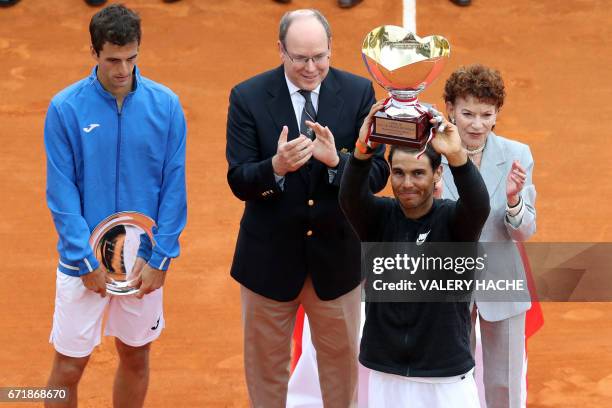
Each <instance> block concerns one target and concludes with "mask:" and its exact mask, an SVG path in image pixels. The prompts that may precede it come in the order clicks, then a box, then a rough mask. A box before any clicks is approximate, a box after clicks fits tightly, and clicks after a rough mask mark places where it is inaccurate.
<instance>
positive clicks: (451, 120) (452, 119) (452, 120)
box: [450, 117, 455, 125]
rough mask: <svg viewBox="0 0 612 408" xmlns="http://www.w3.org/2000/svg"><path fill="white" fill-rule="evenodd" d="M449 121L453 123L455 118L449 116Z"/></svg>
mask: <svg viewBox="0 0 612 408" xmlns="http://www.w3.org/2000/svg"><path fill="white" fill-rule="evenodd" d="M450 123H452V124H453V125H454V124H455V118H454V117H452V118H450Z"/></svg>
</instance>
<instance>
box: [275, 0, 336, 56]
mask: <svg viewBox="0 0 612 408" xmlns="http://www.w3.org/2000/svg"><path fill="white" fill-rule="evenodd" d="M306 11H309V12H311V13H312V15H311V16H312V17H315V18H316V19H317V20H319V23H321V25H322V26H323V29H324V30H325V34H327V42H329V40H330V39H331V36H332V32H331V27H330V26H329V23H328V22H327V19H326V18H325V16H324V15H323V14H322V13H321V12H320V11H319V10H316V9H306ZM306 16H307V14H299V13H296V11H295V10H294V11H288V12H286V13H285V14H284V15H283V17H282V18H281V20H280V25H279V28H278V40H279V41H280V42H281V44H282V45H283V47H284V46H285V39H286V38H287V31H289V27H290V26H291V23H293V21H294V20H295V19H296V18H298V17H306Z"/></svg>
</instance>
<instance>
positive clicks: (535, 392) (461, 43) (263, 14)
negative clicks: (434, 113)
mask: <svg viewBox="0 0 612 408" xmlns="http://www.w3.org/2000/svg"><path fill="white" fill-rule="evenodd" d="M126 3H127V5H128V6H130V7H133V8H135V9H136V10H138V11H139V12H140V14H141V16H142V17H143V30H144V37H143V44H142V47H141V57H140V62H139V66H140V68H141V70H142V73H143V74H144V75H145V76H148V77H150V78H152V79H154V80H157V81H159V82H162V83H164V84H166V85H168V86H169V87H171V88H172V89H173V90H174V91H175V92H176V93H177V94H178V95H179V96H180V97H181V100H182V103H183V106H184V109H185V112H186V116H187V121H188V126H189V135H188V153H187V156H188V157H187V158H188V170H187V171H188V174H187V176H188V180H187V181H188V195H189V221H188V226H187V229H186V230H185V232H184V234H183V236H182V239H181V243H182V255H181V257H180V258H179V259H178V260H176V261H174V263H173V264H172V267H171V271H170V273H169V276H168V278H167V280H166V303H165V314H166V320H167V327H166V329H165V331H164V334H163V336H162V337H161V339H160V340H159V341H158V342H156V344H154V346H153V349H152V376H151V383H150V388H149V394H148V398H147V403H146V405H147V406H148V407H169V406H171V407H243V406H246V405H247V400H246V388H245V384H244V380H243V373H242V354H241V353H242V344H241V324H240V309H239V293H238V285H237V284H236V283H235V282H234V281H233V280H232V279H231V278H230V277H229V272H228V270H229V266H230V262H231V256H232V254H233V249H234V243H235V238H236V233H237V229H238V223H239V220H240V216H241V213H242V203H241V202H240V201H238V200H237V199H236V198H235V197H233V196H232V194H231V192H230V190H229V188H228V187H227V184H226V179H225V172H226V168H227V166H226V162H225V121H226V112H227V104H228V95H229V90H230V88H231V87H232V86H233V85H234V84H236V83H238V82H239V81H241V80H243V79H246V78H248V77H250V76H252V75H254V74H256V73H258V72H260V71H263V70H267V69H270V68H272V67H274V66H276V65H277V64H278V63H279V56H278V52H277V49H276V36H277V23H278V20H279V18H280V16H281V15H282V13H283V12H284V11H285V10H286V9H287V7H285V6H282V5H278V4H276V3H273V2H272V1H270V0H222V1H213V0H183V1H182V2H179V3H175V4H164V3H162V2H161V0H133V1H127V2H126ZM473 3H474V4H473V6H472V7H470V8H465V9H461V8H459V7H456V6H453V5H452V4H451V3H450V2H449V1H448V0H427V1H425V0H421V1H417V32H418V33H419V34H420V35H423V36H424V35H429V34H441V35H444V36H446V37H447V38H448V39H449V41H450V43H451V47H452V54H451V60H450V62H449V64H448V65H447V67H446V68H445V70H444V72H443V74H442V77H441V78H440V79H438V80H437V81H436V82H435V83H434V85H433V86H432V87H431V88H429V89H428V90H427V91H426V92H425V93H424V94H423V95H422V97H421V99H422V100H424V101H429V102H436V103H438V105H439V106H442V103H441V102H442V100H441V91H442V86H443V83H444V79H445V78H446V77H447V76H448V74H449V73H450V72H451V71H452V70H453V69H455V68H456V67H457V66H459V65H462V64H467V63H473V62H482V63H484V64H488V65H492V66H495V67H497V68H498V69H500V70H501V72H502V74H503V76H504V78H505V80H506V84H507V88H508V89H507V91H508V97H507V100H506V105H505V106H504V108H503V111H502V113H501V115H500V117H499V120H498V125H497V128H496V132H497V133H498V134H501V135H504V136H508V137H511V138H514V139H517V140H519V141H522V142H525V143H528V144H529V145H530V146H531V149H532V152H533V156H534V159H535V163H536V165H535V172H534V182H535V185H536V188H537V191H538V199H537V210H538V232H537V234H536V236H535V241H539V242H557V241H563V242H574V241H583V242H607V241H612V223H611V222H610V213H609V209H610V204H609V202H610V199H611V198H612V183H610V181H609V180H612V166H611V165H610V162H611V161H612V160H611V159H612V154H611V153H610V137H611V132H610V123H611V119H610V118H611V117H612V104H610V99H611V98H612V76H611V75H610V68H609V67H610V66H611V65H612V54H611V53H610V52H609V51H610V49H612V48H611V47H612V12H611V11H610V8H609V7H610V2H609V1H607V0H599V1H597V0H564V1H556V0H540V1H529V0H514V1H509V0H500V1H492V0H473ZM293 6H294V7H317V8H319V9H320V10H322V11H323V12H324V13H325V14H326V15H327V17H328V18H329V20H330V23H331V25H332V28H333V30H334V42H333V57H332V64H333V65H335V66H336V67H339V68H343V69H347V70H350V71H353V72H356V73H359V74H362V75H366V71H365V68H364V66H363V64H362V62H361V59H360V45H361V41H362V39H363V37H364V36H365V34H366V33H367V32H368V31H370V30H371V29H372V28H374V27H376V26H378V25H381V24H397V25H401V24H402V2H401V1H400V0H365V1H364V3H363V4H362V5H360V6H358V7H357V8H355V9H352V10H348V11H347V10H340V9H338V8H337V7H336V6H335V2H334V0H317V1H314V0H313V1H306V0H295V1H294V4H293ZM93 12H94V9H92V8H89V7H87V6H86V5H85V4H84V2H83V1H82V0H62V1H43V0H22V1H21V3H20V4H18V5H17V6H16V7H12V8H9V9H0V138H1V139H0V175H1V176H0V180H1V184H0V192H1V193H2V199H1V200H0V248H2V251H1V253H2V258H1V259H2V274H1V276H2V284H1V285H0V311H1V312H0V386H43V385H45V382H46V379H47V375H48V372H49V370H50V366H51V360H52V355H53V349H52V347H51V345H49V344H48V343H47V340H48V337H49V331H50V327H51V318H52V311H53V297H54V284H55V266H56V262H57V257H56V251H55V244H56V234H55V230H54V227H53V224H52V221H51V217H50V215H49V212H48V210H47V208H46V204H45V157H44V147H43V132H42V129H43V121H44V116H45V112H46V108H47V106H48V103H49V100H50V98H51V97H52V95H54V94H55V93H56V92H58V91H59V90H61V89H62V88H64V87H65V86H67V85H69V84H70V83H72V82H74V81H77V80H78V79H81V78H82V77H84V76H86V75H88V74H89V72H90V69H91V67H92V63H93V60H92V59H91V58H90V56H89V50H88V45H89V35H88V32H87V27H88V23H89V19H90V17H91V15H92V13H93ZM378 95H379V96H380V97H382V96H383V91H382V89H378ZM602 284H608V285H609V284H610V283H609V282H603V283H602ZM543 308H544V314H545V321H546V322H545V325H544V327H543V329H542V330H541V331H540V332H539V333H538V334H537V335H536V336H535V338H533V340H532V341H531V342H530V343H529V379H528V381H529V398H528V401H529V406H530V407H542V408H544V407H610V406H612V320H611V319H610V314H611V313H612V304H610V303H564V304H561V303H554V304H553V303H546V304H544V305H543ZM115 366H116V356H115V350H114V344H113V341H112V339H104V341H103V343H102V345H101V346H100V347H99V348H98V349H97V350H96V351H95V352H94V354H93V356H92V359H91V362H90V364H89V367H88V369H87V371H86V373H85V376H84V378H83V380H82V383H81V388H80V399H81V406H83V407H106V406H110V404H111V403H110V401H111V388H112V378H113V374H114V368H115ZM8 405H9V404H6V403H4V404H3V403H0V407H4V406H8ZM16 406H19V407H26V406H28V404H18V405H16Z"/></svg>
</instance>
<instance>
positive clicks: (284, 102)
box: [268, 66, 300, 140]
mask: <svg viewBox="0 0 612 408" xmlns="http://www.w3.org/2000/svg"><path fill="white" fill-rule="evenodd" d="M268 93H269V96H270V98H269V99H268V110H269V112H270V116H271V117H272V120H273V121H274V123H275V124H276V127H277V130H278V132H277V133H276V134H277V135H280V132H281V130H282V129H283V126H287V127H288V128H289V135H288V136H287V140H292V139H295V138H296V137H298V135H299V134H300V131H299V128H298V123H297V121H296V119H295V112H294V111H293V104H292V103H291V96H289V89H288V88H287V82H286V81H285V72H284V71H283V67H282V66H280V67H279V68H277V70H276V72H275V79H274V81H273V82H271V84H270V87H269V88H268Z"/></svg>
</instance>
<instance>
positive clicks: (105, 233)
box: [89, 212, 155, 296]
mask: <svg viewBox="0 0 612 408" xmlns="http://www.w3.org/2000/svg"><path fill="white" fill-rule="evenodd" d="M154 226H155V222H154V221H153V220H152V219H151V218H149V217H147V216H146V215H144V214H142V213H139V212H118V213H115V214H113V215H111V216H109V217H107V218H106V219H104V220H103V221H102V222H100V224H98V226H97V227H96V228H95V229H94V230H93V232H92V233H91V237H90V238H89V245H90V246H91V248H92V250H93V252H94V254H95V256H96V259H97V260H98V262H99V263H100V268H104V270H106V291H107V293H109V294H111V295H115V296H127V295H133V294H135V293H136V292H138V288H136V287H134V283H135V281H136V278H137V277H138V276H137V275H138V271H136V270H135V269H134V266H135V265H136V260H137V258H142V259H143V260H144V261H145V262H146V261H148V260H149V258H150V257H151V251H152V249H153V246H154V242H155V241H154V240H153V227H154Z"/></svg>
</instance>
